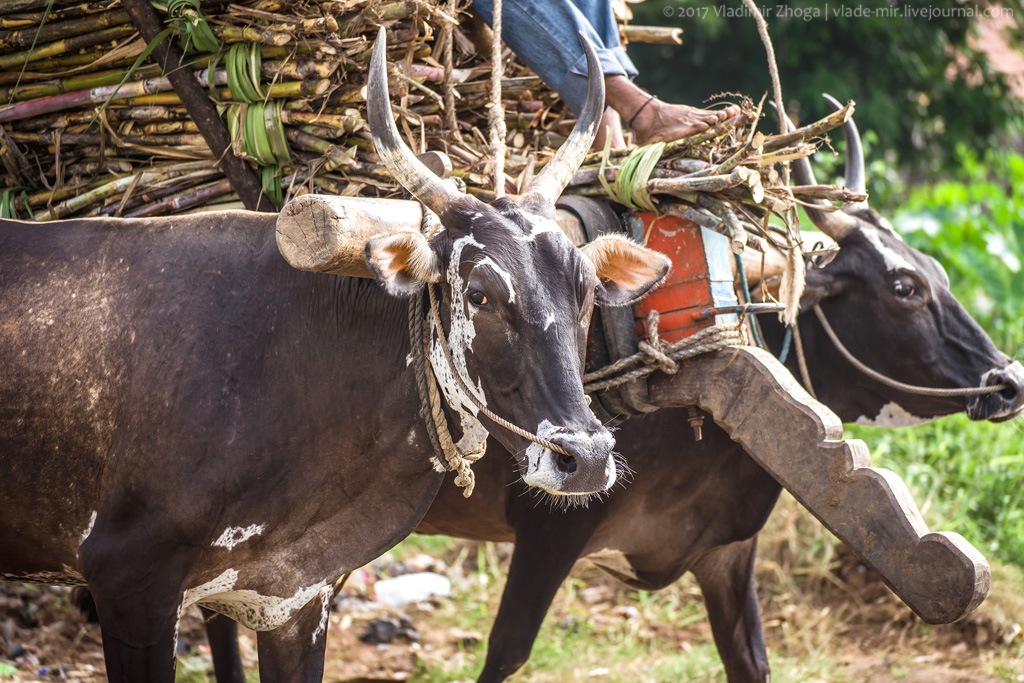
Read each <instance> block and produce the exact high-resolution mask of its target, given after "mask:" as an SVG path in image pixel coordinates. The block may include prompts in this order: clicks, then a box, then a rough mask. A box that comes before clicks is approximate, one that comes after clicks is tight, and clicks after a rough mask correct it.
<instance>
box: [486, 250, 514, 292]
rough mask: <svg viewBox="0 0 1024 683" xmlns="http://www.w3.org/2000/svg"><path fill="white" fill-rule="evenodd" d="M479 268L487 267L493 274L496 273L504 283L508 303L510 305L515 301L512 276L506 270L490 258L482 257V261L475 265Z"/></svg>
mask: <svg viewBox="0 0 1024 683" xmlns="http://www.w3.org/2000/svg"><path fill="white" fill-rule="evenodd" d="M480 266H487V267H488V268H490V269H491V270H493V271H494V272H495V273H497V274H498V275H499V276H500V277H501V279H502V280H504V281H505V288H506V289H507V290H508V301H509V303H512V302H513V301H515V300H516V290H515V289H513V288H512V276H511V275H509V273H508V271H507V270H505V269H504V268H502V267H501V266H499V265H498V264H497V263H495V262H494V259H492V258H491V257H490V256H484V257H483V258H482V259H480V262H479V263H478V264H477V267H480Z"/></svg>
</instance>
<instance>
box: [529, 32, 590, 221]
mask: <svg viewBox="0 0 1024 683" xmlns="http://www.w3.org/2000/svg"><path fill="white" fill-rule="evenodd" d="M580 41H581V42H582V43H583V51H584V53H585V54H586V55H587V74H588V76H587V95H586V99H584V101H583V109H582V111H580V115H579V118H578V119H577V120H576V126H575V127H574V128H573V129H572V133H571V134H570V135H569V139H568V140H566V141H565V143H564V144H563V145H562V146H561V147H559V148H558V151H557V152H556V153H555V156H554V158H553V159H552V160H551V161H549V162H548V163H547V165H546V166H545V167H544V168H543V169H542V170H541V172H540V173H539V174H538V175H537V177H536V178H534V180H533V182H532V183H530V186H529V187H528V188H527V189H526V191H525V192H524V193H523V196H522V198H521V199H520V200H519V203H520V205H522V206H527V205H530V204H534V205H542V206H545V207H553V206H554V205H555V200H556V199H558V196H559V195H561V194H562V190H564V189H565V186H566V185H568V184H569V180H570V179H571V178H572V174H573V173H575V172H576V169H578V168H579V166H580V164H581V163H583V157H585V156H586V155H587V153H588V152H589V151H590V146H591V145H593V144H594V138H595V137H596V136H597V130H598V127H599V126H600V125H601V117H602V116H603V115H604V72H603V71H602V70H601V62H600V60H599V59H598V57H597V51H596V50H595V49H594V46H593V45H592V44H591V42H590V40H588V39H587V37H586V36H585V35H583V34H582V33H580Z"/></svg>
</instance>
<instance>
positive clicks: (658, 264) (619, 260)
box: [582, 235, 672, 306]
mask: <svg viewBox="0 0 1024 683" xmlns="http://www.w3.org/2000/svg"><path fill="white" fill-rule="evenodd" d="M582 251H583V254H584V255H585V256H586V257H587V258H589V259H590V260H591V262H592V263H593V264H594V268H595V269H596V270H597V277H598V279H599V280H600V284H599V285H598V287H597V302H598V303H599V304H601V305H603V306H628V305H629V304H631V303H633V302H634V301H637V300H639V299H641V298H643V296H644V295H645V294H647V293H648V292H649V291H651V290H652V289H654V287H655V286H656V285H657V284H658V283H659V282H661V281H662V280H664V279H665V276H666V275H667V274H668V270H669V268H670V267H671V266H672V262H671V261H669V259H668V257H667V256H665V255H664V254H659V253H658V252H656V251H653V250H651V249H648V248H646V247H641V246H640V245H639V244H636V243H634V242H632V241H630V240H628V239H626V238H625V237H623V236H621V235H604V236H603V237H599V238H597V239H596V240H594V241H593V242H591V243H590V244H587V245H584V247H583V248H582Z"/></svg>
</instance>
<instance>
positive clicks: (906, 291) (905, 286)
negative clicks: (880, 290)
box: [892, 280, 915, 299]
mask: <svg viewBox="0 0 1024 683" xmlns="http://www.w3.org/2000/svg"><path fill="white" fill-rule="evenodd" d="M892 293H893V294H894V295H896V296H897V297H899V298H900V299H909V298H910V297H912V296H914V294H915V290H914V285H912V284H910V283H909V282H901V281H899V280H897V281H896V282H894V283H893V285H892Z"/></svg>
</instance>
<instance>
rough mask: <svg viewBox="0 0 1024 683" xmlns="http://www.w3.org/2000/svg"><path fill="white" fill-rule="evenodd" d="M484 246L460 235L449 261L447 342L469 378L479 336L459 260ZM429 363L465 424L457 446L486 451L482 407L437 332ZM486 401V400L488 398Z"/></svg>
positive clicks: (466, 450) (481, 394) (463, 449)
mask: <svg viewBox="0 0 1024 683" xmlns="http://www.w3.org/2000/svg"><path fill="white" fill-rule="evenodd" d="M469 245H472V246H476V247H481V248H482V247H483V245H481V244H480V243H479V242H477V241H476V240H474V239H473V237H472V236H469V235H467V236H465V237H460V238H459V239H458V240H456V241H455V244H454V245H453V246H452V258H451V263H449V265H448V275H447V277H448V284H449V285H450V286H451V292H452V309H451V314H452V317H451V325H450V329H449V332H448V346H449V350H450V351H451V354H452V364H453V365H454V366H455V368H456V370H457V371H458V372H459V374H461V375H462V378H463V379H464V380H465V381H466V382H469V381H470V379H469V372H468V369H467V365H466V354H467V352H468V351H471V350H472V346H473V339H475V338H476V329H475V328H474V326H473V320H472V319H471V318H468V317H466V314H465V310H466V305H465V291H466V287H465V283H464V282H463V280H462V276H461V275H460V274H459V264H460V263H461V261H462V252H463V250H464V249H465V248H466V247H467V246H469ZM430 326H431V328H432V329H433V326H434V323H433V320H432V319H431V321H430ZM430 367H431V369H433V371H434V376H435V378H436V379H437V384H438V386H439V387H441V392H442V393H443V394H444V397H445V399H446V400H447V402H448V405H449V406H450V407H451V409H452V410H453V411H454V412H455V414H456V416H457V417H458V419H459V423H460V427H461V428H462V438H461V439H459V442H458V443H457V444H456V446H457V447H458V449H459V450H460V451H461V452H462V453H464V454H469V453H476V452H479V453H483V452H484V451H485V450H486V448H487V429H486V428H485V427H484V426H483V424H482V423H481V422H480V421H479V420H478V419H477V418H476V415H477V413H478V412H479V410H478V409H477V407H476V405H475V404H474V403H473V401H472V400H470V398H469V396H467V395H466V394H465V393H464V392H463V391H462V387H460V386H459V383H458V381H457V380H456V379H455V376H454V375H453V374H452V371H451V368H450V367H448V361H447V360H446V359H445V357H444V351H442V350H441V343H440V342H439V341H438V339H437V332H436V331H435V333H434V334H432V335H431V342H430ZM471 388H472V389H474V390H475V393H476V395H477V398H479V399H480V400H481V401H482V402H485V401H486V399H485V397H484V391H483V386H481V385H480V382H479V380H478V381H477V386H475V387H471ZM485 405H486V402H485Z"/></svg>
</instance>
